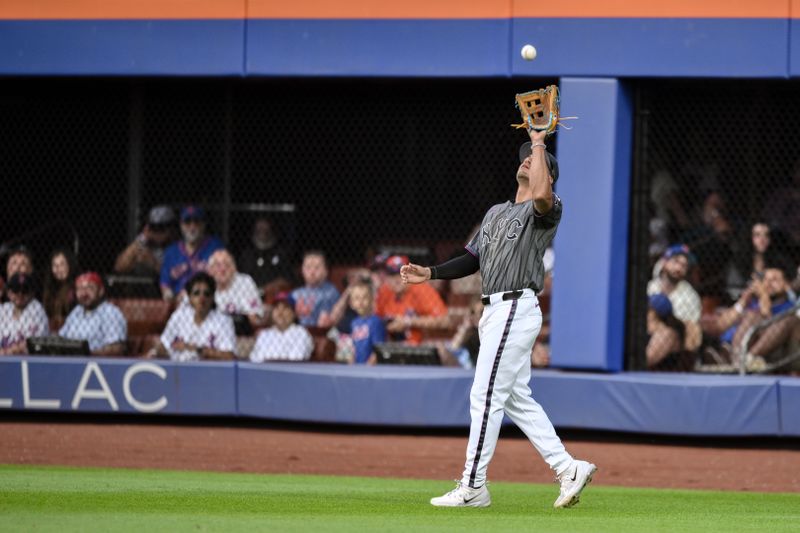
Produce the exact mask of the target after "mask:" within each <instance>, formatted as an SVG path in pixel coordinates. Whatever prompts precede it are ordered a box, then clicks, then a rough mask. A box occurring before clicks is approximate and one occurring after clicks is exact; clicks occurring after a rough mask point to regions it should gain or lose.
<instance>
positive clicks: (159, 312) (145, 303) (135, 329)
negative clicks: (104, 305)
mask: <svg viewBox="0 0 800 533" xmlns="http://www.w3.org/2000/svg"><path fill="white" fill-rule="evenodd" d="M110 302H111V303H112V304H114V305H116V306H117V307H119V309H120V311H122V315H123V316H124V317H125V320H126V321H127V322H128V337H136V336H140V335H152V334H157V333H161V332H162V331H163V330H164V327H165V326H166V325H167V320H168V319H169V315H170V312H171V311H172V308H171V305H170V303H169V302H165V301H164V300H150V299H144V298H121V299H114V300H110Z"/></svg>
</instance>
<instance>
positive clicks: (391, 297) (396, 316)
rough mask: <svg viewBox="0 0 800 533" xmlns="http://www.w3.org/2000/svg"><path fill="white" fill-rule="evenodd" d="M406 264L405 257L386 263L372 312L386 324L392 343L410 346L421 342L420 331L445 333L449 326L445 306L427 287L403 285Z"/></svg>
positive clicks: (431, 288) (398, 257) (400, 256)
mask: <svg viewBox="0 0 800 533" xmlns="http://www.w3.org/2000/svg"><path fill="white" fill-rule="evenodd" d="M406 264H408V257H406V256H402V255H393V256H391V257H389V258H388V259H387V260H386V264H385V266H384V270H385V272H386V274H387V275H386V279H385V281H384V283H383V285H381V287H380V289H379V290H378V300H377V304H376V308H375V311H376V313H377V314H378V316H380V317H381V318H383V319H384V320H387V321H388V322H387V324H386V331H387V332H388V333H389V337H390V339H391V340H394V341H404V342H408V343H409V344H412V345H417V344H420V343H421V342H422V336H423V335H422V330H423V329H445V328H448V327H449V326H450V319H449V318H448V316H447V306H446V305H445V303H444V302H443V301H442V297H441V296H439V293H438V292H437V291H436V289H434V288H433V287H431V286H429V285H428V284H427V283H420V284H414V285H407V284H404V283H403V282H402V281H401V279H400V267H402V266H403V265H406Z"/></svg>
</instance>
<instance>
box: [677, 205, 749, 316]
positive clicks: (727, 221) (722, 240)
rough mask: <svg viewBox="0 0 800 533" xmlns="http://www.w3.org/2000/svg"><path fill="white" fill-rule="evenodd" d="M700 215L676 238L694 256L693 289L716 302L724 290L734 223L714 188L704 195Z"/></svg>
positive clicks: (733, 242) (731, 248)
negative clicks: (696, 279)
mask: <svg viewBox="0 0 800 533" xmlns="http://www.w3.org/2000/svg"><path fill="white" fill-rule="evenodd" d="M700 217H701V221H700V224H698V225H697V226H695V227H694V228H691V229H689V230H688V231H687V232H685V233H684V234H683V235H682V236H681V238H680V240H681V241H682V242H684V243H686V245H687V246H689V247H690V248H691V249H692V252H693V253H694V255H695V257H696V258H697V266H698V268H699V276H700V277H699V283H698V285H697V286H698V290H697V292H698V293H699V294H700V295H701V296H704V297H705V296H707V297H710V298H711V299H712V300H714V301H716V302H720V301H722V300H723V299H724V298H725V294H726V292H725V288H726V287H725V285H726V279H725V278H726V274H727V271H726V270H727V267H728V265H729V264H730V261H731V258H732V257H733V250H734V247H735V244H736V240H737V233H738V232H737V225H736V224H735V222H734V220H733V219H732V217H731V215H730V212H729V210H728V207H727V203H726V202H725V199H724V198H723V196H722V194H720V193H719V192H717V191H710V192H709V193H708V194H707V195H706V197H705V199H704V201H703V208H702V210H701V212H700Z"/></svg>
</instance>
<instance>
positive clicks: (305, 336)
mask: <svg viewBox="0 0 800 533" xmlns="http://www.w3.org/2000/svg"><path fill="white" fill-rule="evenodd" d="M312 351H314V339H313V338H311V334H310V333H309V332H308V331H307V330H306V328H304V327H303V326H300V325H297V324H292V325H291V326H289V327H288V328H287V329H286V331H283V332H281V331H278V328H275V327H272V328H269V329H265V330H264V331H262V332H261V333H259V334H258V339H256V344H255V346H253V351H252V352H250V360H251V361H252V362H254V363H263V362H264V361H270V360H282V361H305V360H306V359H308V358H309V357H311V352H312Z"/></svg>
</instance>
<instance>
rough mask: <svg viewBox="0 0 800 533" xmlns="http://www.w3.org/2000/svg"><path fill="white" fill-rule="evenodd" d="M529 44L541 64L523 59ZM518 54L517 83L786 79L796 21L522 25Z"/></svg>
mask: <svg viewBox="0 0 800 533" xmlns="http://www.w3.org/2000/svg"><path fill="white" fill-rule="evenodd" d="M793 23H794V24H795V25H796V21H793ZM791 42H792V49H793V50H795V49H797V47H798V46H800V45H798V44H797V40H795V39H792V41H791ZM528 43H530V44H533V45H534V46H536V48H537V50H538V52H539V54H538V57H537V58H536V60H534V61H525V60H524V59H522V56H521V55H520V53H519V51H520V49H521V48H522V47H523V46H524V45H525V44H528ZM511 52H512V54H511V56H512V58H513V62H512V64H511V69H512V74H513V75H515V76H519V75H527V76H540V75H542V74H545V75H548V76H608V77H618V78H622V77H640V76H646V77H651V76H670V77H677V76H682V77H701V78H706V77H726V78H765V77H766V78H776V77H786V76H787V63H788V58H789V20H788V19H777V18H775V19H766V18H765V19H740V18H730V19H696V18H680V19H678V18H676V19H654V18H646V19H641V18H626V19H614V18H608V19H579V18H576V19H566V18H557V19H525V18H519V19H514V23H513V35H512V50H511ZM796 56H797V55H796V54H792V59H793V61H795V59H794V58H795V57H796Z"/></svg>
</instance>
